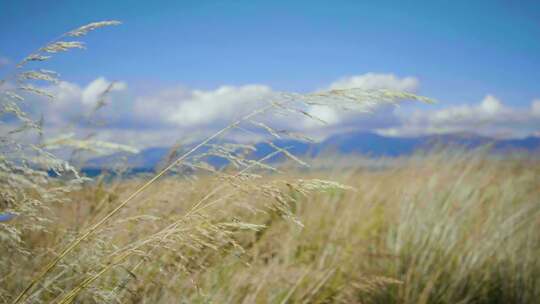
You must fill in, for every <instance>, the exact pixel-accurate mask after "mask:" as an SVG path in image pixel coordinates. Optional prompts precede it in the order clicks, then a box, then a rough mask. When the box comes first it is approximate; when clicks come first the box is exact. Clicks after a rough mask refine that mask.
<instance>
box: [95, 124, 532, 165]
mask: <svg viewBox="0 0 540 304" xmlns="http://www.w3.org/2000/svg"><path fill="white" fill-rule="evenodd" d="M273 144H275V145H276V146H278V147H281V148H286V149H287V150H288V151H289V152H290V153H292V154H294V155H298V156H316V155H321V154H325V153H328V154H332V153H333V154H337V155H340V154H342V155H347V154H362V155H367V156H372V157H381V156H386V157H396V156H403V155H410V154H411V153H413V152H414V151H416V150H419V149H429V148H430V147H433V146H434V145H457V146H461V147H468V148H474V147H478V146H481V145H486V144H489V145H491V147H492V149H493V150H494V151H501V152H509V151H516V150H526V151H529V152H534V153H536V152H539V151H540V138H539V137H527V138H523V139H505V140H497V139H492V138H489V137H482V136H478V135H474V134H462V133H460V134H447V135H437V136H435V135H433V136H423V137H414V138H404V137H385V136H380V135H377V134H374V133H366V132H352V133H345V134H339V135H334V136H331V137H329V138H327V139H326V140H324V141H322V142H318V143H306V142H302V141H298V140H277V141H273ZM255 147H256V148H257V150H256V151H255V152H254V153H253V154H252V155H251V157H252V158H253V159H259V158H261V157H264V156H265V155H267V154H269V153H271V152H272V151H274V148H273V147H271V146H270V145H269V144H267V143H258V144H256V145H255ZM189 148H190V147H185V149H189ZM169 151H170V148H169V147H152V148H147V149H144V150H142V151H141V152H140V153H139V154H136V155H127V154H114V155H111V156H106V157H99V158H95V159H92V160H91V161H89V162H88V166H87V167H88V168H86V170H90V169H92V168H93V169H94V170H99V169H100V168H107V167H109V166H110V165H111V164H113V163H115V162H116V161H117V160H119V159H121V158H122V157H125V159H127V163H128V164H129V166H130V167H132V168H138V169H139V170H140V171H146V170H152V169H153V168H155V167H156V166H157V165H158V164H160V162H161V161H162V160H163V159H164V158H165V157H166V156H167V155H168V153H169ZM281 158H283V157H282V156H276V157H275V158H274V159H273V160H274V161H276V160H279V159H281ZM209 162H210V163H212V164H213V165H216V166H221V165H224V164H225V162H224V161H223V160H221V159H219V158H213V159H211V160H210V161H209Z"/></svg>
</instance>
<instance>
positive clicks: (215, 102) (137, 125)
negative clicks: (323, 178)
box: [35, 73, 540, 148]
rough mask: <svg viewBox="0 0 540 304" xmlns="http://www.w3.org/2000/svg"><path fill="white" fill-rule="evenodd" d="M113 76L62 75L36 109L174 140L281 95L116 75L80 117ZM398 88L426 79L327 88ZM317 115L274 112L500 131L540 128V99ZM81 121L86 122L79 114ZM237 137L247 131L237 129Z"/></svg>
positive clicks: (398, 128)
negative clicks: (139, 89)
mask: <svg viewBox="0 0 540 304" xmlns="http://www.w3.org/2000/svg"><path fill="white" fill-rule="evenodd" d="M110 83H111V81H110V80H107V79H106V78H104V77H99V78H97V79H95V80H93V81H92V82H90V83H88V84H86V85H83V86H81V85H78V84H74V83H70V82H60V83H59V84H58V85H55V86H52V87H49V88H48V89H49V90H50V91H51V92H52V93H54V94H55V95H56V96H57V100H56V101H54V102H47V101H39V106H36V107H35V109H36V110H37V111H38V112H39V111H41V112H43V113H44V117H46V126H47V128H48V129H49V130H50V131H51V132H52V133H61V132H62V130H64V129H63V128H65V126H66V125H70V126H71V127H70V128H71V130H75V131H77V132H79V133H81V134H83V133H89V132H93V133H96V134H97V136H98V138H99V139H102V140H108V141H115V142H119V143H123V144H130V145H134V146H136V147H139V148H144V147H148V146H169V145H172V144H173V143H174V142H175V141H176V140H178V139H184V140H185V139H189V140H197V139H200V138H201V137H203V136H208V135H209V134H212V133H213V132H215V131H216V130H218V129H219V128H221V127H223V126H224V125H227V124H228V123H230V122H232V121H234V120H235V119H237V118H238V117H240V116H241V115H244V114H246V113H248V112H250V111H252V110H253V109H255V108H257V107H260V105H261V104H263V103H265V102H266V101H267V100H269V99H271V98H272V97H274V96H276V94H278V93H279V92H276V91H275V90H273V89H272V88H271V87H269V86H267V85H263V84H247V85H241V86H230V85H224V86H220V87H217V88H215V89H211V90H198V89H192V88H187V87H185V86H172V87H168V88H166V89H164V90H160V91H157V92H155V93H154V94H151V95H145V96H136V95H134V94H133V93H132V92H130V90H129V87H128V84H127V83H125V82H116V83H115V85H114V87H113V89H112V90H111V92H110V93H109V95H108V96H107V105H106V106H105V107H103V108H101V109H99V111H97V112H96V113H94V114H93V115H96V116H98V117H99V118H100V119H101V120H103V121H104V122H106V123H105V124H103V125H88V124H85V123H80V118H81V114H83V115H82V116H84V113H92V111H94V110H95V109H96V104H97V103H98V100H99V99H100V96H101V94H102V93H103V92H104V91H105V90H106V89H107V87H108V86H109V85H110ZM349 88H359V89H366V90H370V89H391V90H398V91H405V92H411V93H416V92H418V91H419V89H420V81H419V80H418V79H417V78H415V77H412V76H406V77H399V76H396V75H394V74H378V73H367V74H363V75H353V76H349V77H343V78H341V79H337V80H336V81H334V82H331V83H329V84H328V85H327V86H325V87H323V88H321V89H320V90H319V91H322V90H334V89H349ZM305 110H306V112H307V113H308V114H310V115H313V116H315V117H318V118H320V119H322V120H324V121H326V123H327V124H326V125H322V124H320V123H317V122H316V121H314V120H310V119H305V118H301V117H300V118H299V117H295V118H286V117H278V116H276V117H273V119H272V123H273V126H276V127H277V128H285V129H289V130H292V131H297V132H303V133H306V134H307V135H311V136H314V137H316V138H320V139H323V138H324V137H327V136H329V135H332V134H335V133H339V132H350V131H372V132H376V133H378V134H382V135H385V136H422V135H430V134H441V133H453V132H474V133H479V134H481V135H486V136H493V137H506V138H508V137H523V136H529V135H534V134H537V135H538V131H539V130H538V127H537V126H540V99H536V100H533V101H532V102H531V104H530V106H529V107H527V108H515V107H511V106H508V105H505V104H504V103H503V101H501V100H500V99H498V98H497V97H496V96H493V95H486V96H485V98H484V99H482V100H480V101H479V102H478V103H477V104H464V105H459V106H456V105H452V106H446V107H444V104H443V108H442V109H437V110H422V111H421V110H417V111H414V112H412V113H405V112H403V111H400V110H395V109H394V108H388V107H387V108H382V109H379V110H377V111H375V112H374V113H370V114H360V113H352V112H348V111H340V110H337V109H335V108H331V107H326V106H311V107H309V108H307V109H305ZM77 121H79V123H78V122H77ZM231 136H232V137H233V138H234V139H237V140H247V139H249V138H250V137H249V136H248V135H246V134H241V132H240V133H238V132H237V133H234V132H233V133H232V134H231Z"/></svg>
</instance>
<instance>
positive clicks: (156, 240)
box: [0, 21, 431, 303]
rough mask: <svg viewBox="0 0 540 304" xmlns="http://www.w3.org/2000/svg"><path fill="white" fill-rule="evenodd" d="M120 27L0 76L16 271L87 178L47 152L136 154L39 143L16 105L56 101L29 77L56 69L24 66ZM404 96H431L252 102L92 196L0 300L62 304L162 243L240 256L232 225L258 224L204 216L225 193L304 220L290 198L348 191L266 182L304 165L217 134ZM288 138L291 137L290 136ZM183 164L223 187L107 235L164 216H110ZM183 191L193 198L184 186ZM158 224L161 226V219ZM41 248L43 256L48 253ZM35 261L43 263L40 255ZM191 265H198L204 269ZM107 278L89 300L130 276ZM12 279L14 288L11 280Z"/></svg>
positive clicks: (94, 144)
mask: <svg viewBox="0 0 540 304" xmlns="http://www.w3.org/2000/svg"><path fill="white" fill-rule="evenodd" d="M118 24H119V22H117V21H103V22H96V23H91V24H89V25H85V26H82V27H80V28H78V29H75V30H73V31H70V32H67V33H65V34H63V35H61V36H60V37H59V38H57V39H54V40H53V41H51V42H50V43H48V44H47V45H45V46H44V47H41V48H39V49H38V50H37V51H35V52H33V53H32V54H31V55H29V56H27V57H25V58H24V59H23V60H22V61H21V62H20V63H19V64H17V66H16V71H15V72H14V73H12V74H10V76H8V78H6V79H4V80H2V81H1V82H0V85H2V92H1V93H2V106H3V110H2V112H1V113H0V114H1V115H2V116H3V117H4V118H5V121H6V122H7V125H8V126H12V127H13V129H12V130H8V131H7V132H5V133H3V134H2V135H1V137H0V138H1V140H2V141H3V142H4V143H7V144H9V147H10V148H11V149H10V148H5V149H2V154H1V155H0V157H1V159H0V160H1V161H2V171H1V175H0V178H2V181H5V184H6V185H7V187H2V188H1V192H0V193H1V194H2V201H1V203H2V205H1V207H2V209H1V210H0V211H1V212H2V214H3V215H6V216H15V217H16V220H14V221H12V222H8V223H2V224H1V227H0V228H2V230H1V231H0V232H1V235H2V236H3V238H4V239H6V240H8V241H9V242H6V244H4V245H6V252H9V253H13V252H18V253H22V254H23V256H24V257H25V259H26V262H27V264H24V263H23V262H22V261H21V262H20V264H17V265H19V267H25V268H31V269H34V267H28V266H30V265H28V264H32V263H33V262H36V261H37V260H38V259H32V260H29V257H30V255H31V254H32V252H31V251H30V250H28V249H27V248H26V247H27V246H28V245H29V242H28V240H26V239H25V238H24V237H23V235H25V233H32V232H33V231H39V230H42V231H43V230H44V229H46V228H50V227H54V226H48V225H47V226H45V225H38V224H37V223H38V222H44V223H46V222H49V221H51V220H52V219H54V217H53V213H52V212H51V213H50V214H46V215H44V214H43V211H44V210H48V209H52V208H56V207H54V206H53V205H52V203H54V202H57V201H61V202H67V201H68V198H69V196H70V195H69V194H70V193H72V192H73V191H75V190H77V188H76V187H75V186H80V185H81V183H83V182H84V181H86V180H87V179H85V178H81V177H80V176H79V174H78V172H77V170H76V168H75V167H73V166H71V165H70V164H69V163H68V162H66V161H64V160H62V159H59V158H56V157H55V156H54V155H53V154H52V153H51V150H54V149H58V148H63V149H66V148H71V149H72V150H73V153H72V155H75V154H76V153H77V152H78V151H80V150H87V151H95V152H99V151H101V150H102V149H108V150H124V151H129V152H136V151H135V150H134V149H132V148H131V147H127V146H124V145H118V144H114V143H108V142H103V141H99V140H93V139H91V138H85V139H76V138H74V137H73V135H72V134H68V135H62V136H60V137H57V138H54V139H44V138H43V125H44V120H46V119H47V118H46V117H41V118H40V119H39V120H36V119H35V118H34V117H32V116H31V115H30V114H29V113H27V112H25V111H24V110H23V107H21V106H19V103H22V102H24V101H25V100H26V97H25V95H24V94H31V95H36V96H42V97H47V98H50V99H54V98H55V96H54V95H52V94H50V93H49V92H48V91H47V90H45V89H43V88H42V87H41V86H40V85H38V84H37V83H39V82H47V83H52V84H56V83H58V82H59V79H58V75H57V74H56V73H55V72H54V71H49V70H42V69H41V70H38V69H33V70H26V68H27V67H28V66H29V65H30V64H31V63H33V62H40V61H46V60H49V59H50V58H51V57H52V56H53V55H54V54H57V53H61V52H66V51H69V50H72V49H83V48H84V47H85V45H84V43H83V42H81V41H77V40H72V39H74V38H79V37H82V36H84V35H86V34H88V33H89V32H90V31H93V30H95V29H98V28H102V27H107V26H112V25H118ZM110 89H111V87H110V86H109V88H107V90H106V91H105V92H104V94H107V92H108V91H110ZM402 100H418V101H423V102H431V100H430V99H428V98H425V97H421V96H417V95H414V94H410V93H402V92H392V91H388V90H372V91H363V90H357V89H351V90H332V91H328V92H318V93H313V94H296V93H277V94H275V95H274V96H272V99H271V100H266V101H265V105H262V106H261V105H259V104H256V107H255V108H254V109H252V110H251V111H250V112H248V113H247V114H246V115H244V116H242V117H241V118H240V119H238V120H237V121H235V122H232V123H231V124H230V125H228V126H226V127H224V128H223V129H221V130H219V131H217V132H216V133H214V134H213V135H211V136H209V137H208V138H206V139H204V140H202V141H201V142H200V143H199V144H197V145H195V146H194V147H193V148H192V149H190V150H188V151H186V152H185V153H181V154H180V155H179V156H178V157H177V158H176V159H175V160H174V161H172V162H171V163H170V164H168V165H166V166H165V167H164V169H162V170H161V171H159V172H158V173H156V175H155V176H153V177H152V178H150V179H149V180H148V181H146V182H143V183H142V184H141V185H140V186H138V187H136V188H134V189H133V190H132V191H131V192H130V193H128V194H126V196H125V198H123V199H122V200H120V201H116V200H113V201H111V202H115V203H116V204H115V205H114V206H103V201H100V202H99V203H98V204H97V207H95V210H99V212H97V213H95V214H94V215H93V216H92V221H88V222H85V225H83V226H82V227H79V228H78V229H77V230H76V231H69V230H66V231H59V233H58V234H57V235H61V236H63V238H62V241H61V242H60V243H58V244H57V246H54V248H56V249H52V248H53V247H48V246H49V245H50V244H47V243H46V244H44V245H45V246H46V247H47V248H49V249H50V250H52V251H53V252H56V251H58V253H54V254H52V257H51V258H50V259H49V262H47V263H45V264H44V266H42V267H39V268H40V270H37V272H35V273H34V274H33V275H32V276H31V277H29V282H28V283H27V284H25V285H23V286H24V287H22V288H15V289H5V290H4V291H3V293H2V296H3V297H4V299H9V300H12V301H13V303H20V302H42V301H53V302H57V303H70V302H72V301H73V300H75V298H76V297H78V296H79V295H80V294H81V293H82V292H91V288H92V286H93V284H94V283H96V282H98V281H100V280H103V277H106V278H108V276H107V275H108V273H110V272H112V273H115V271H116V272H117V269H118V268H119V267H121V268H124V269H126V265H129V264H130V263H135V262H134V261H138V262H136V263H135V264H134V265H135V266H133V269H132V270H129V267H128V268H127V269H126V271H127V274H128V276H133V277H136V275H135V273H134V271H136V270H137V268H139V266H140V265H142V263H144V262H147V261H148V258H147V256H148V255H149V254H150V253H153V252H155V251H158V252H159V251H160V250H161V249H163V248H169V247H174V246H179V247H180V248H181V249H180V250H181V252H182V251H183V250H186V251H187V252H191V251H192V252H198V253H203V252H206V251H207V250H209V249H212V250H215V251H217V252H221V251H222V250H224V252H228V251H229V249H231V250H232V249H234V250H235V251H238V252H243V251H244V249H243V246H241V245H240V244H239V243H238V242H237V241H236V239H235V237H234V236H235V235H236V234H237V232H238V231H239V230H252V231H256V232H260V231H261V230H262V229H263V228H264V227H263V226H261V225H259V224H256V223H249V222H244V221H243V220H241V219H239V218H236V217H234V218H233V219H231V218H230V215H228V216H227V217H226V218H225V219H223V220H221V221H217V222H216V221H215V218H214V217H213V216H211V214H206V212H207V211H208V210H212V209H213V207H214V206H215V205H219V204H221V203H223V202H224V201H227V200H228V199H230V198H235V199H236V200H238V202H241V203H238V202H237V203H235V206H237V207H238V208H239V209H240V210H244V209H247V210H250V212H252V213H260V212H265V213H270V214H273V215H275V216H278V217H280V218H283V219H286V220H289V221H290V222H293V223H295V224H297V225H299V226H302V223H301V221H299V220H298V218H297V216H296V215H295V212H294V210H295V208H296V207H295V206H296V204H297V200H298V195H301V196H308V195H310V194H311V193H313V192H318V191H322V192H326V191H333V190H336V189H349V188H348V187H347V186H344V185H341V184H339V183H336V182H331V181H326V180H322V179H312V180H303V179H302V180H289V181H284V180H272V179H269V180H267V179H265V178H264V174H266V173H267V172H269V171H270V172H279V169H277V168H275V167H272V166H271V165H268V164H267V163H265V162H266V161H267V160H268V159H269V158H271V157H273V156H274V155H277V154H282V155H284V156H286V157H288V158H289V159H291V160H292V161H294V162H296V163H298V164H300V165H302V166H307V163H305V162H304V161H302V160H300V159H299V158H298V157H296V156H294V155H292V154H291V153H289V152H288V151H287V149H286V148H284V147H279V146H277V145H275V144H273V143H272V142H270V141H268V144H269V145H270V146H271V147H272V148H273V149H274V151H273V152H271V153H269V154H268V155H267V156H265V157H263V158H262V159H260V160H253V159H250V158H247V155H248V154H249V151H253V150H254V149H255V148H254V147H253V146H249V145H232V144H228V143H224V142H223V141H221V139H222V137H223V135H225V134H226V133H228V132H229V131H231V130H239V131H241V132H248V133H254V131H253V130H252V129H253V127H257V128H260V129H262V131H263V132H267V133H268V135H265V136H263V137H265V138H266V137H268V136H273V137H278V138H281V136H280V135H279V134H283V136H290V135H292V134H293V133H291V132H287V131H286V130H280V131H277V130H274V128H273V127H272V126H271V124H268V123H266V122H267V121H271V118H272V115H281V116H283V115H285V116H287V115H300V116H302V117H304V118H309V119H313V120H317V121H320V122H322V123H324V121H322V120H320V119H319V118H317V117H314V116H312V115H310V114H309V112H308V111H307V109H308V108H309V107H310V106H313V105H317V106H321V105H324V106H332V107H338V108H342V109H347V110H357V111H370V110H371V109H372V108H373V107H374V106H376V105H378V104H384V103H397V102H399V101H402ZM102 105H103V103H102V101H101V100H98V102H97V104H96V107H95V109H96V110H97V109H99V108H100V107H101V106H102ZM263 121H264V123H263ZM28 132H37V134H38V135H39V136H38V138H37V141H38V142H37V143H36V142H35V141H32V140H31V139H28V138H24V137H17V136H13V135H14V134H28ZM258 134H260V133H258ZM295 136H297V137H298V135H295ZM300 137H301V136H300ZM266 140H267V139H266ZM6 147H7V146H6ZM36 155H37V157H36ZM208 157H219V158H222V159H224V160H226V161H227V162H228V163H229V164H231V168H234V169H232V170H225V171H224V170H218V169H216V168H213V167H212V166H211V165H210V164H208V163H207V162H205V160H206V159H207V158H208ZM182 167H187V168H190V169H192V170H193V169H195V170H196V171H204V172H207V173H208V172H209V173H211V176H213V177H215V178H217V180H218V181H220V183H221V185H219V186H215V187H213V188H210V189H211V190H207V191H206V192H205V193H203V194H204V196H203V197H202V198H201V199H200V200H199V201H198V202H196V203H195V204H194V205H193V206H192V207H191V209H188V210H187V211H186V212H185V213H180V214H177V215H176V218H175V220H174V221H171V222H169V223H168V225H165V226H163V225H156V223H157V222H158V221H155V220H154V221H151V222H150V223H146V222H145V223H146V224H149V225H154V226H156V227H159V228H158V229H156V230H155V231H145V232H147V233H146V234H141V235H139V237H138V238H136V239H133V240H131V241H130V242H128V243H124V244H122V243H117V242H116V240H115V239H114V238H113V237H112V235H113V234H112V233H111V226H112V227H114V226H115V225H121V223H124V222H126V221H127V222H130V221H131V220H133V219H137V220H139V219H149V218H150V219H161V220H163V218H162V216H161V217H159V216H157V215H156V216H150V217H148V215H147V214H144V213H142V214H139V215H133V216H131V217H129V218H128V219H126V218H122V217H120V218H118V217H117V216H118V215H119V214H121V213H122V211H124V210H125V209H127V207H129V205H131V204H133V203H134V202H135V201H136V199H139V198H140V196H141V195H142V194H143V192H145V191H146V190H147V189H149V188H150V187H151V186H154V185H155V184H156V182H157V181H158V180H159V179H161V178H162V177H164V176H166V175H167V174H168V173H170V172H172V171H173V170H176V169H179V168H182ZM50 171H53V172H54V174H55V175H56V176H62V178H52V177H51V176H50V175H51V174H50ZM66 172H69V173H70V174H71V176H70V175H67V174H66ZM177 172H181V171H177ZM198 176H199V175H197V174H196V173H195V174H192V173H190V174H188V176H185V178H197V177H198ZM226 189H230V190H231V192H230V193H228V194H226V195H225V194H224V193H223V192H222V191H224V190H226ZM188 190H189V189H188ZM116 195H117V196H118V195H119V194H118V193H117V194H116ZM186 195H187V196H190V195H192V194H191V193H190V192H189V191H188V193H186ZM246 198H249V199H246ZM106 200H108V199H105V201H106ZM93 208H94V207H93ZM214 211H215V210H214ZM161 222H162V223H163V222H165V223H166V222H167V221H161ZM132 230H136V229H132ZM57 231H58V230H57ZM186 233H187V234H186ZM186 235H187V236H186ZM55 243H56V242H55ZM58 246H60V247H58ZM59 248H61V249H59ZM41 254H43V255H44V256H48V254H46V253H41ZM8 256H10V255H4V258H3V259H2V260H1V265H2V266H3V268H4V269H6V271H7V272H6V275H5V277H9V276H11V275H13V272H11V271H12V270H13V269H12V268H11V267H10V266H9V265H10V264H11V263H13V260H12V259H11V258H9V257H8ZM25 259H23V261H24V260H25ZM39 261H40V263H43V260H42V259H39ZM198 266H199V267H202V266H203V265H198ZM178 267H180V269H183V270H184V271H188V269H189V268H188V267H187V266H186V265H183V264H182V263H180V262H179V263H178ZM115 276H121V277H125V275H119V274H115ZM327 277H329V275H328V276H327ZM73 282H76V283H75V285H72V283H73ZM110 283H111V285H110V287H111V286H112V288H113V289H112V291H111V292H110V293H109V294H108V295H107V296H105V295H104V294H103V293H99V292H98V293H96V292H94V293H92V295H93V297H94V299H98V298H99V297H101V298H102V299H107V300H111V299H119V298H121V295H122V294H123V291H124V289H125V288H126V286H127V285H128V284H129V280H128V279H127V278H123V279H122V280H120V281H117V282H110ZM16 285H17V286H19V284H16ZM17 289H20V292H19V293H18V295H17V296H14V294H13V293H14V292H17V291H16V290H17ZM96 297H98V298H96Z"/></svg>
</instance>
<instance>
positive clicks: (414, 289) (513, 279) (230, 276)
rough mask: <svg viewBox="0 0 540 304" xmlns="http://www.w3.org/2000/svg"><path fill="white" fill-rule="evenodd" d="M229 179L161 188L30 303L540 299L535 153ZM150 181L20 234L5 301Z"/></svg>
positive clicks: (173, 181) (442, 157) (87, 194)
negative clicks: (21, 247)
mask: <svg viewBox="0 0 540 304" xmlns="http://www.w3.org/2000/svg"><path fill="white" fill-rule="evenodd" d="M230 171H231V172H228V171H227V170H226V171H224V173H223V174H220V175H219V176H215V175H201V176H196V177H192V178H183V177H181V176H176V177H175V176H169V177H166V178H164V179H163V180H161V181H159V182H157V184H155V185H154V188H152V190H151V191H149V192H148V193H147V194H144V195H142V196H140V197H139V198H138V199H136V200H135V201H133V203H132V204H131V205H129V207H126V208H125V209H123V210H122V211H120V213H119V214H118V215H117V217H116V218H115V219H114V220H112V221H111V222H109V223H107V224H106V226H105V227H103V229H102V230H100V232H99V233H97V234H95V235H93V236H92V237H90V238H89V239H88V240H86V241H85V242H84V244H82V245H81V246H80V247H79V248H77V249H76V250H75V252H74V253H73V254H71V255H69V256H68V257H66V258H65V259H64V260H63V261H62V262H60V263H61V265H60V266H59V267H57V268H56V269H55V270H54V271H53V272H52V273H51V274H49V276H48V279H45V280H43V281H42V282H40V283H39V288H37V289H38V291H37V292H35V293H33V295H32V298H33V299H34V301H35V302H38V300H39V301H43V302H48V301H54V300H55V301H61V300H62V299H63V298H64V297H66V296H68V295H69V294H70V292H73V291H74V290H75V291H77V302H80V303H115V302H116V301H119V302H122V303H126V302H127V303H172V302H175V303H533V302H535V301H536V300H537V299H538V298H539V297H540V281H539V278H540V258H539V257H540V235H539V234H538V231H539V229H540V204H539V201H538V200H539V198H540V188H539V187H538V185H539V184H540V162H538V160H537V159H535V158H531V157H520V158H517V159H504V158H497V157H493V156H489V155H487V154H484V153H481V152H459V153H458V152H452V151H442V152H436V153H428V154H422V155H420V154H417V155H416V156H413V157H410V158H405V159H400V160H399V161H396V162H394V164H393V165H392V166H390V167H388V168H385V169H382V170H370V169H366V168H365V167H362V166H359V167H355V166H349V167H348V168H347V169H339V170H327V169H325V170H316V169H313V170H311V171H308V172H306V171H303V172H299V171H297V170H294V169H289V170H284V171H283V173H275V174H272V175H268V176H265V177H258V176H242V177H239V176H236V177H234V178H233V176H234V175H235V173H234V170H230ZM326 180H335V181H337V182H339V184H338V183H336V184H332V183H330V182H325V181H326ZM140 183H141V181H140V180H139V179H137V178H132V179H124V180H119V181H116V182H115V181H113V182H107V183H104V182H103V183H100V182H99V181H98V182H95V183H92V184H89V185H87V186H85V187H83V188H81V189H80V190H79V191H76V192H73V193H71V194H70V195H71V199H72V203H70V204H66V205H63V206H60V207H57V208H54V209H52V210H50V212H51V214H54V218H55V220H54V221H52V222H49V223H46V224H44V225H45V229H44V230H42V231H39V232H36V231H30V232H28V233H26V234H24V235H23V236H22V237H23V238H24V239H25V240H26V241H27V242H26V244H27V247H26V248H25V250H27V251H28V253H29V254H20V253H17V252H13V251H11V250H10V249H9V248H2V252H3V257H4V258H7V259H8V260H9V261H10V263H9V264H8V265H10V266H9V267H8V269H2V275H3V276H2V279H1V280H2V284H1V285H2V300H3V301H7V302H9V300H10V299H12V297H11V296H12V295H15V294H17V293H18V292H20V291H21V289H22V288H24V285H25V283H27V282H28V281H29V280H31V279H32V277H33V276H34V275H35V273H36V271H37V269H39V267H40V266H41V265H43V264H46V263H47V262H48V261H49V260H50V257H51V256H53V255H55V250H57V249H58V248H61V247H63V246H64V244H65V243H66V242H69V240H66V239H65V235H71V238H75V237H76V236H77V235H78V234H79V233H80V232H81V231H85V230H86V229H87V228H88V227H89V226H91V225H92V224H94V223H95V222H96V221H97V220H99V219H100V218H101V217H102V216H103V215H104V214H107V213H108V212H110V210H111V209H113V208H114V207H115V206H116V205H117V203H118V202H119V201H121V200H122V199H123V198H124V197H125V196H126V195H129V194H130V193H131V192H132V191H133V189H136V188H137V187H138V186H139V185H140ZM344 185H347V186H344ZM214 189H218V190H217V191H213V190H214ZM282 205H287V207H286V209H285V206H282ZM288 213H290V214H288ZM81 287H83V288H81ZM78 288H79V289H78Z"/></svg>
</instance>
